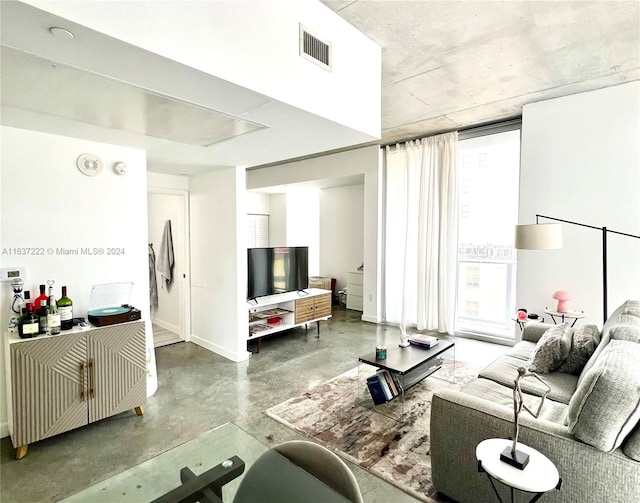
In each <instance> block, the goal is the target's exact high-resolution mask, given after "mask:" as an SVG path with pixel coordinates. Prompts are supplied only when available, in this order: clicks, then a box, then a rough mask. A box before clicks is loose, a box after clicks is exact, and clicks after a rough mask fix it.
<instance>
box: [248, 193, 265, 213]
mask: <svg viewBox="0 0 640 503" xmlns="http://www.w3.org/2000/svg"><path fill="white" fill-rule="evenodd" d="M269 197H270V196H269V194H261V193H258V192H247V214H253V215H268V214H269V211H270V199H269Z"/></svg>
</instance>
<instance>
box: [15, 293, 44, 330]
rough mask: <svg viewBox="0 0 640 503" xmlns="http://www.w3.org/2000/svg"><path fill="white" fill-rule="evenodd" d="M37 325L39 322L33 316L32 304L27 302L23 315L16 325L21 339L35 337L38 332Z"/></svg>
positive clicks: (38, 327)
mask: <svg viewBox="0 0 640 503" xmlns="http://www.w3.org/2000/svg"><path fill="white" fill-rule="evenodd" d="M39 325H40V320H39V319H38V317H37V316H36V315H35V314H34V312H33V304H31V302H30V301H29V302H27V307H25V310H24V314H23V315H22V316H21V317H20V322H19V323H18V334H19V335H20V337H22V338H23V339H30V338H31V337H36V336H37V335H38V332H39V331H40V326H39Z"/></svg>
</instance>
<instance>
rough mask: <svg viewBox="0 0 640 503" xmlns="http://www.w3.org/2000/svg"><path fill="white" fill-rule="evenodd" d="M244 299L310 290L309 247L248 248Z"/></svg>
mask: <svg viewBox="0 0 640 503" xmlns="http://www.w3.org/2000/svg"><path fill="white" fill-rule="evenodd" d="M247 272H248V276H247V299H255V298H256V297H264V296H265V295H274V294H276V293H285V292H295V291H298V290H304V289H305V288H309V247H308V246H287V247H278V248H249V249H248V250H247Z"/></svg>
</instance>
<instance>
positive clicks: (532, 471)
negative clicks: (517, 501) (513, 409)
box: [476, 438, 562, 503]
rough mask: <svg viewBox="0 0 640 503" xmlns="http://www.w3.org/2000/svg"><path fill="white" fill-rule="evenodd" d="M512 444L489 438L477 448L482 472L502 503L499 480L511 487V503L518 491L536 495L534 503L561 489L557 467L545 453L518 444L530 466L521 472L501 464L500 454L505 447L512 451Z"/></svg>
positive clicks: (479, 469)
mask: <svg viewBox="0 0 640 503" xmlns="http://www.w3.org/2000/svg"><path fill="white" fill-rule="evenodd" d="M511 444H512V441H511V440H507V439H505V438H489V439H487V440H483V441H482V442H480V443H479V444H478V446H477V447H476V459H477V460H478V471H480V472H485V473H486V474H487V476H488V478H489V482H491V487H493V491H494V492H495V493H496V496H497V497H498V501H500V503H502V498H500V494H499V493H498V490H497V488H496V485H495V484H494V482H493V481H494V480H498V481H500V482H502V483H503V484H505V485H506V486H508V487H509V489H510V491H511V502H512V503H513V501H514V490H516V489H517V490H519V491H524V492H528V493H533V497H532V499H531V502H530V503H533V502H535V501H538V499H539V498H540V497H541V496H542V495H543V494H544V493H546V492H548V491H551V490H552V489H560V485H561V484H562V479H561V478H560V474H559V473H558V469H557V468H556V466H555V465H554V464H553V463H552V462H551V460H549V458H547V457H546V456H545V455H544V454H542V453H541V452H538V451H536V450H535V449H533V448H531V447H528V446H526V445H524V444H521V443H519V442H518V444H517V447H518V450H519V451H522V452H525V453H527V454H528V455H529V464H528V465H527V466H526V467H525V468H524V470H519V469H517V468H515V467H513V466H511V465H509V464H507V463H505V462H504V461H500V453H501V452H502V451H503V450H504V448H505V447H511Z"/></svg>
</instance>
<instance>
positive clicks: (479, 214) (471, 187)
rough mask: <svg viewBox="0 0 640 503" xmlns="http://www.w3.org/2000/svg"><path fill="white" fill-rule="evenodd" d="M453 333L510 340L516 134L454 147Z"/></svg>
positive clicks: (517, 153)
mask: <svg viewBox="0 0 640 503" xmlns="http://www.w3.org/2000/svg"><path fill="white" fill-rule="evenodd" d="M458 148H459V150H458V158H459V160H460V163H459V169H460V180H462V182H461V184H460V193H459V207H460V212H459V213H460V217H461V218H460V220H459V224H458V226H459V230H458V286H457V306H456V331H458V332H461V333H462V334H465V333H467V334H480V335H490V336H493V337H501V338H511V339H512V338H513V336H514V330H513V321H512V320H511V316H512V315H513V313H514V312H515V273H516V254H515V250H514V249H513V229H514V226H515V225H516V224H517V220H518V187H519V172H520V130H519V129H517V130H512V131H507V132H499V133H495V134H488V135H484V136H476V137H474V138H469V139H462V140H460V141H459V142H458Z"/></svg>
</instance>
